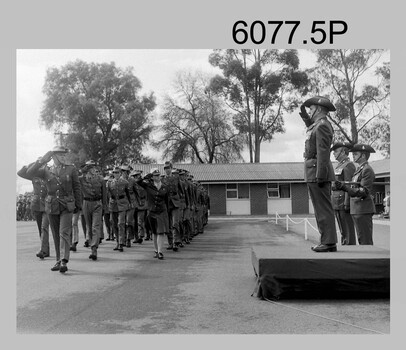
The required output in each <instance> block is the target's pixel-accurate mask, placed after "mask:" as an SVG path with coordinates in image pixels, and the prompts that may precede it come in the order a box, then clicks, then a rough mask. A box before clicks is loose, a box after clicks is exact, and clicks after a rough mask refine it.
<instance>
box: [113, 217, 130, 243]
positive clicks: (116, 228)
mask: <svg viewBox="0 0 406 350" xmlns="http://www.w3.org/2000/svg"><path fill="white" fill-rule="evenodd" d="M125 214H126V211H125V210H123V211H112V212H110V218H111V224H112V225H111V228H112V230H113V233H114V235H115V236H116V240H117V243H118V244H121V245H124V244H125V216H126V215H125Z"/></svg>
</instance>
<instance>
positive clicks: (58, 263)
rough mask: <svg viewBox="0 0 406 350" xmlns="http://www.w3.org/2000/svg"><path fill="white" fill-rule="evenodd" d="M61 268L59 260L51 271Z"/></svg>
mask: <svg viewBox="0 0 406 350" xmlns="http://www.w3.org/2000/svg"><path fill="white" fill-rule="evenodd" d="M60 269H61V263H60V262H59V261H58V262H57V263H56V264H55V265H54V266H52V267H51V271H59V270H60Z"/></svg>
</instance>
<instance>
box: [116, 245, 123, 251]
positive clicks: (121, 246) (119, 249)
mask: <svg viewBox="0 0 406 350" xmlns="http://www.w3.org/2000/svg"><path fill="white" fill-rule="evenodd" d="M123 247H124V245H123V244H120V247H119V248H118V249H117V250H118V251H119V252H123V251H124V249H123Z"/></svg>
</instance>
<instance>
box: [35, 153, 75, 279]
mask: <svg viewBox="0 0 406 350" xmlns="http://www.w3.org/2000/svg"><path fill="white" fill-rule="evenodd" d="M67 152H68V150H67V149H66V148H63V147H59V146H57V147H55V148H54V149H53V150H52V151H49V152H47V153H46V154H45V155H44V156H43V157H42V158H41V159H40V160H37V161H36V162H35V163H32V164H30V165H29V166H28V169H27V175H28V176H32V177H40V178H42V179H44V180H45V183H46V186H47V191H48V194H47V197H46V199H45V211H46V212H47V214H48V217H49V223H50V226H51V231H52V235H53V238H54V243H55V252H56V264H55V266H53V267H52V268H51V270H52V271H60V272H61V273H65V272H66V271H67V270H68V266H67V264H68V262H69V253H70V249H69V248H70V242H71V235H72V215H73V212H77V211H78V210H80V209H81V205H82V203H81V195H80V183H79V177H78V171H77V169H76V168H75V167H74V166H73V165H69V164H67V161H66V154H67ZM51 159H53V161H54V166H53V167H51V168H49V167H48V166H47V165H46V164H47V163H48V162H49V161H50V160H51ZM61 253H62V259H61Z"/></svg>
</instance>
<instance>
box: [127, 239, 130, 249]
mask: <svg viewBox="0 0 406 350" xmlns="http://www.w3.org/2000/svg"><path fill="white" fill-rule="evenodd" d="M126 247H127V248H131V241H130V240H129V239H127V244H126Z"/></svg>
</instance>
